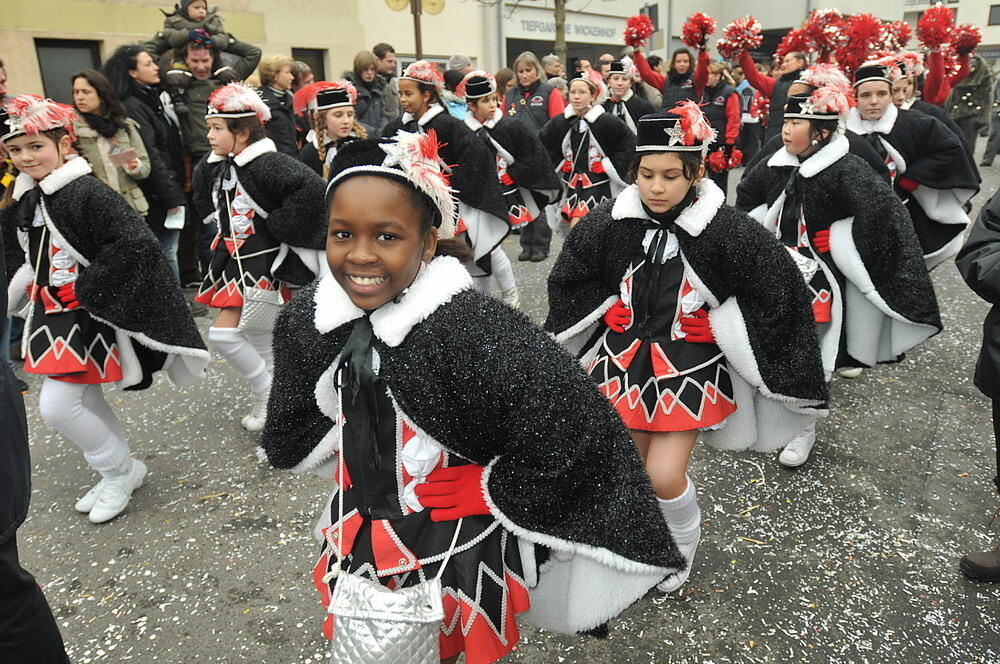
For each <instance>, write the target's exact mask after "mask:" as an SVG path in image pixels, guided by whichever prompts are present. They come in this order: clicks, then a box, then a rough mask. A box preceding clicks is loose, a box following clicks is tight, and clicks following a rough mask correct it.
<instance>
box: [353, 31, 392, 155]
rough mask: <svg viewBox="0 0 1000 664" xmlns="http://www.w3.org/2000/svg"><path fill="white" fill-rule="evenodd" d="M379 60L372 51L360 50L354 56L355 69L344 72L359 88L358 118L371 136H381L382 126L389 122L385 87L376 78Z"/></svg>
mask: <svg viewBox="0 0 1000 664" xmlns="http://www.w3.org/2000/svg"><path fill="white" fill-rule="evenodd" d="M377 63H378V60H377V58H376V57H375V55H374V54H373V53H372V52H371V51H358V53H357V55H355V56H354V69H353V71H350V72H347V73H345V74H344V78H345V79H347V80H348V81H349V82H350V83H351V84H352V85H353V86H354V87H355V88H357V90H358V103H357V105H356V106H355V112H356V113H357V120H358V122H359V123H360V124H361V126H362V127H364V128H365V131H366V132H368V135H369V136H381V135H382V128H383V127H385V125H386V124H388V122H387V120H386V116H385V98H384V97H383V94H384V87H383V86H382V85H380V84H379V83H378V81H377V80H376V79H377V77H378V74H377V73H376V72H377V71H378V69H377Z"/></svg>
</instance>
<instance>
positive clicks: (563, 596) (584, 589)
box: [482, 457, 677, 633]
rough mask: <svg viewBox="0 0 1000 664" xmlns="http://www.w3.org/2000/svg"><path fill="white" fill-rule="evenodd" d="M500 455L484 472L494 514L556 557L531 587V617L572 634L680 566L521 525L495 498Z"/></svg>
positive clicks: (608, 614) (619, 608)
mask: <svg viewBox="0 0 1000 664" xmlns="http://www.w3.org/2000/svg"><path fill="white" fill-rule="evenodd" d="M499 459H500V457H496V458H494V459H493V460H492V461H491V462H490V463H489V464H488V465H487V466H486V468H485V469H484V471H483V476H482V491H483V498H484V499H485V501H486V504H487V506H488V507H489V509H490V513H491V514H492V515H493V517H494V518H496V519H497V520H498V521H499V522H500V524H501V525H502V526H503V527H504V528H505V529H506V530H508V531H510V532H511V533H513V534H515V535H517V536H518V537H519V538H521V539H523V540H527V541H529V542H534V543H535V544H541V545H542V546H545V547H548V548H549V549H552V551H553V556H552V557H551V558H550V559H549V561H548V562H547V563H546V564H545V565H544V566H543V568H542V569H541V570H539V577H538V585H537V586H536V587H535V588H532V589H531V591H530V592H531V610H529V611H528V612H527V613H525V614H523V617H524V619H525V621H526V622H528V623H530V624H533V625H535V626H538V627H546V628H549V629H554V630H558V631H561V632H567V633H574V632H580V631H584V630H588V629H593V628H594V627H597V626H598V625H601V624H603V623H605V622H607V621H608V620H610V619H611V618H614V617H615V616H617V615H618V614H620V613H621V612H622V611H624V610H625V609H626V608H628V606H630V605H631V604H632V603H634V602H635V601H637V600H639V599H640V598H641V597H642V596H643V595H645V594H646V592H647V591H648V590H649V589H650V588H652V587H653V586H654V585H656V584H657V583H659V582H660V581H662V580H663V578H664V577H665V576H667V575H668V574H673V573H675V572H676V571H677V570H675V569H672V568H667V567H656V566H654V565H648V564H645V563H640V562H637V561H635V560H629V559H628V558H625V557H623V556H620V555H618V554H616V553H613V552H612V551H609V550H608V549H604V548H600V547H595V546H591V545H588V544H583V543H580V542H571V541H569V540H564V539H560V538H558V537H554V536H552V535H546V534H544V533H538V532H534V531H531V530H528V529H526V528H522V527H521V526H518V525H517V524H515V523H514V522H512V521H511V520H510V519H509V518H507V516H506V515H505V514H504V513H503V512H501V511H500V509H499V508H498V507H497V505H496V503H494V502H493V499H492V498H491V497H490V492H489V479H490V474H491V472H492V470H493V467H494V466H495V465H496V463H497V461H498V460H499Z"/></svg>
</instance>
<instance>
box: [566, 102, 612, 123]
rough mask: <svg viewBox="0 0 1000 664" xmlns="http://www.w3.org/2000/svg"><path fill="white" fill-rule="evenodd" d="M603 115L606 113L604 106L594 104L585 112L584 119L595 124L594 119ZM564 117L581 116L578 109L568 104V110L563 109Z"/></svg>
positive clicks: (569, 118) (570, 118) (568, 118)
mask: <svg viewBox="0 0 1000 664" xmlns="http://www.w3.org/2000/svg"><path fill="white" fill-rule="evenodd" d="M602 115H604V107H603V106H601V105H600V104H594V105H593V106H592V107H591V108H590V110H589V111H587V112H586V113H584V114H583V119H584V120H586V121H587V122H588V123H590V124H593V123H594V121H595V120H597V118H599V117H601V116H602ZM563 117H565V118H566V119H567V120H572V119H573V118H575V117H579V116H577V114H576V111H574V110H573V107H572V106H567V107H566V110H564V111H563Z"/></svg>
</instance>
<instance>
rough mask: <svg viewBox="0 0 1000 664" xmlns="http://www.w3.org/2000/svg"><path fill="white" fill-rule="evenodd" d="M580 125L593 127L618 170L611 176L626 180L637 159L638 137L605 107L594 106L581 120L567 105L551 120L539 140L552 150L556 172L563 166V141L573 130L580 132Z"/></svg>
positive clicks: (602, 147)
mask: <svg viewBox="0 0 1000 664" xmlns="http://www.w3.org/2000/svg"><path fill="white" fill-rule="evenodd" d="M577 122H586V123H587V124H588V125H589V126H590V134H591V136H592V137H593V141H594V142H596V143H597V146H598V147H599V148H600V150H601V152H603V153H604V155H605V156H606V157H607V158H608V160H609V161H610V162H611V166H612V167H613V169H614V173H612V172H611V171H608V175H610V176H611V177H615V178H618V179H619V180H622V181H624V180H625V179H626V177H627V176H628V169H629V166H630V165H631V164H632V159H633V157H635V134H634V133H632V130H631V129H629V128H628V127H627V126H626V125H625V123H624V122H622V121H621V120H618V119H616V118H615V117H614V116H612V115H611V114H610V113H608V112H607V111H605V110H604V107H603V106H594V107H593V108H591V109H590V110H589V111H587V113H586V114H585V115H584V116H583V119H581V120H577V116H576V114H575V113H574V112H573V110H572V108H570V107H569V106H567V107H566V110H565V111H564V112H563V113H561V114H559V115H557V116H555V117H554V118H552V119H551V120H549V121H548V123H547V124H546V125H545V126H544V127H543V128H542V131H541V132H540V133H539V134H538V138H539V139H541V141H542V145H544V146H545V149H546V150H547V151H548V153H549V159H551V160H552V164H553V165H554V166H555V167H556V169H558V168H559V167H560V165H561V164H562V162H563V158H564V154H563V140H564V139H565V138H566V136H567V135H568V134H569V132H570V131H576V127H577ZM592 147H593V145H592Z"/></svg>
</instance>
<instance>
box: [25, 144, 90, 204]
mask: <svg viewBox="0 0 1000 664" xmlns="http://www.w3.org/2000/svg"><path fill="white" fill-rule="evenodd" d="M93 172H94V171H93V169H92V168H91V167H90V163H88V162H87V160H86V159H84V158H83V157H79V156H77V155H70V156H68V157H67V158H66V162H65V163H64V164H63V165H62V166H60V167H59V168H57V169H55V170H54V171H52V172H51V173H49V174H48V175H46V176H45V177H44V178H42V179H41V180H39V181H37V182H36V180H35V178H33V177H31V176H30V175H28V174H27V173H20V174H19V175H18V176H17V180H15V181H14V192H13V197H14V200H15V201H19V200H21V197H22V196H24V194H26V193H27V192H28V191H29V190H31V189H34V188H35V186H36V185H37V186H38V188H39V189H41V190H42V192H43V193H45V194H47V195H49V196H51V195H52V194H54V193H56V192H57V191H59V190H60V189H62V188H63V187H65V186H66V185H68V184H69V183H70V182H73V181H74V180H77V179H79V178H81V177H83V176H84V175H89V174H90V173H93Z"/></svg>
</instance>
